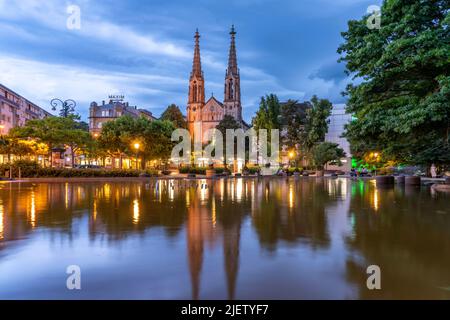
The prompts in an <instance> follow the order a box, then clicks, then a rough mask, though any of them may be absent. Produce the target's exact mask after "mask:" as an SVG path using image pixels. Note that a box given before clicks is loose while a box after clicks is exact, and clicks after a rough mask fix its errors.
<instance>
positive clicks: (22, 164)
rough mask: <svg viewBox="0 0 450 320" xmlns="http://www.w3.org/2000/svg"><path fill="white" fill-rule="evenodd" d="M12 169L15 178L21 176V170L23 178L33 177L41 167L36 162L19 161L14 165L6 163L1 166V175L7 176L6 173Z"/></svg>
mask: <svg viewBox="0 0 450 320" xmlns="http://www.w3.org/2000/svg"><path fill="white" fill-rule="evenodd" d="M11 168H12V174H13V176H14V177H17V176H19V168H20V174H21V175H22V177H33V176H34V175H36V173H37V172H38V170H39V168H40V166H39V164H38V163H37V162H35V161H30V160H17V161H15V162H14V163H12V164H9V163H4V164H2V165H0V175H1V176H5V174H6V172H7V171H9V170H10V169H11Z"/></svg>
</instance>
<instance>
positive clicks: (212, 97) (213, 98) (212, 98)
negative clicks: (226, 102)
mask: <svg viewBox="0 0 450 320" xmlns="http://www.w3.org/2000/svg"><path fill="white" fill-rule="evenodd" d="M211 100H212V101H215V102H216V103H217V104H218V105H219V106H221V107H222V108H223V103H222V102H220V101H219V100H217V99H216V97H214V96H211V98H209V99H208V101H206V103H205V106H206V105H207V104H208V103H209V101H211Z"/></svg>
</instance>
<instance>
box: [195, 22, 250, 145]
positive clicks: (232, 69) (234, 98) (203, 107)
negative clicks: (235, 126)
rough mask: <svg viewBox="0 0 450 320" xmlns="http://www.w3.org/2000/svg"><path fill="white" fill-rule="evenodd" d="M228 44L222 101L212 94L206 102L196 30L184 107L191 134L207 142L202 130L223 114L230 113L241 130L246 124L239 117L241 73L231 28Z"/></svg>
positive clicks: (204, 130) (221, 117) (213, 124)
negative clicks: (185, 105)
mask: <svg viewBox="0 0 450 320" xmlns="http://www.w3.org/2000/svg"><path fill="white" fill-rule="evenodd" d="M230 36H231V43H230V50H229V54H228V67H227V70H226V72H225V81H224V82H225V83H224V99H223V102H222V101H219V100H218V99H216V98H215V97H214V96H212V97H211V98H209V99H208V101H205V79H204V74H203V71H202V66H201V58H200V34H199V32H198V30H197V31H196V32H195V36H194V39H195V46H194V59H193V65H192V71H191V74H190V78H189V94H188V103H187V108H186V113H187V123H188V129H189V132H190V134H191V136H192V137H196V139H197V138H198V137H200V138H201V141H203V142H207V141H206V140H207V139H205V138H206V136H205V133H206V132H207V131H208V130H209V129H213V128H215V127H216V126H217V125H218V124H219V123H220V121H221V120H222V119H223V117H224V116H225V115H231V116H233V117H234V118H235V119H236V121H238V122H239V123H241V125H242V127H243V128H244V129H246V128H248V125H246V124H245V122H244V121H243V119H242V105H241V85H240V74H239V68H238V65H237V55H236V43H235V42H236V41H235V39H236V31H235V29H234V26H232V27H231V31H230Z"/></svg>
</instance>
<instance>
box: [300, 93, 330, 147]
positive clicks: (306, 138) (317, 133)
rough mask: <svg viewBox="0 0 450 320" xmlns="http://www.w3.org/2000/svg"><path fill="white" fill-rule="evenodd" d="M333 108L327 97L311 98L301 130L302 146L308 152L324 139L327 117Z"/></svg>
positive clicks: (326, 130) (326, 129)
mask: <svg viewBox="0 0 450 320" xmlns="http://www.w3.org/2000/svg"><path fill="white" fill-rule="evenodd" d="M332 108H333V106H332V104H331V102H330V101H329V100H327V99H319V98H318V97H317V96H315V95H314V96H313V97H312V98H311V108H309V109H308V110H307V115H306V121H305V128H304V131H303V146H304V149H305V150H306V152H309V151H310V150H311V148H313V147H314V146H315V145H316V144H318V143H320V142H323V141H324V140H325V135H326V134H327V132H328V117H329V116H330V115H331V109H332Z"/></svg>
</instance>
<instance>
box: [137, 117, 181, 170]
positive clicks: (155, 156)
mask: <svg viewBox="0 0 450 320" xmlns="http://www.w3.org/2000/svg"><path fill="white" fill-rule="evenodd" d="M173 130H175V126H174V124H173V122H172V121H167V120H155V121H151V122H150V123H149V125H148V126H147V128H146V129H145V130H144V132H143V139H144V144H145V151H146V156H147V157H148V159H150V160H161V161H163V163H164V164H167V161H168V160H169V158H170V156H171V153H172V149H173V147H174V146H175V143H174V142H173V141H172V140H171V137H172V132H173ZM142 163H143V165H144V161H143V162H142Z"/></svg>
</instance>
